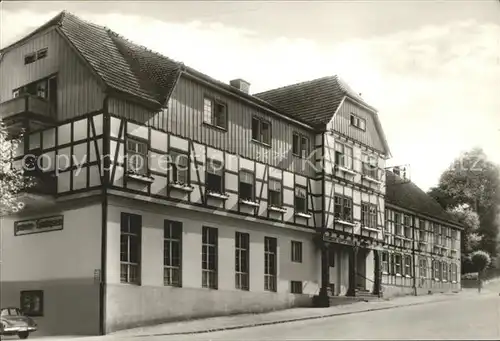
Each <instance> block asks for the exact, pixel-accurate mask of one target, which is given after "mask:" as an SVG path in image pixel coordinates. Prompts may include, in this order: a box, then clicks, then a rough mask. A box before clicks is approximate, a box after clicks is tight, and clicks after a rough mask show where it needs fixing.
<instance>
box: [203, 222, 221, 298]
mask: <svg viewBox="0 0 500 341" xmlns="http://www.w3.org/2000/svg"><path fill="white" fill-rule="evenodd" d="M217 242H218V230H217V229H216V228H214V227H207V226H203V237H202V247H201V259H202V260H201V268H202V287H203V288H210V289H217V251H218V243H217Z"/></svg>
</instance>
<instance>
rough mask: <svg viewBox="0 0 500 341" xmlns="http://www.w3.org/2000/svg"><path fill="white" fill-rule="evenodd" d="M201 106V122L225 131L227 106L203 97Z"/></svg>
mask: <svg viewBox="0 0 500 341" xmlns="http://www.w3.org/2000/svg"><path fill="white" fill-rule="evenodd" d="M203 104H204V106H203V122H205V123H207V124H211V125H214V126H216V127H219V128H223V129H227V106H226V105H225V104H224V103H222V102H220V101H217V100H214V99H211V98H207V97H205V99H204V102H203Z"/></svg>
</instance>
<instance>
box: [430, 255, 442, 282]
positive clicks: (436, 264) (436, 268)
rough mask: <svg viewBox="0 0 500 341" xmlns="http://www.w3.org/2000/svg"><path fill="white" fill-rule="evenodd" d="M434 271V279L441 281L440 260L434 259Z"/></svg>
mask: <svg viewBox="0 0 500 341" xmlns="http://www.w3.org/2000/svg"><path fill="white" fill-rule="evenodd" d="M432 272H433V275H434V279H435V280H437V281H439V280H440V279H441V263H440V262H439V261H437V260H434V261H432Z"/></svg>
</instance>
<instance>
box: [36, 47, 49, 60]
mask: <svg viewBox="0 0 500 341" xmlns="http://www.w3.org/2000/svg"><path fill="white" fill-rule="evenodd" d="M45 57H47V48H44V49H41V50H38V52H37V53H36V59H43V58H45Z"/></svg>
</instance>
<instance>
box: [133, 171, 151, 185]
mask: <svg viewBox="0 0 500 341" xmlns="http://www.w3.org/2000/svg"><path fill="white" fill-rule="evenodd" d="M127 178H129V179H133V180H137V181H142V182H148V183H152V182H154V181H155V178H153V177H152V176H148V175H145V174H139V173H135V172H131V171H128V172H127Z"/></svg>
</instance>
